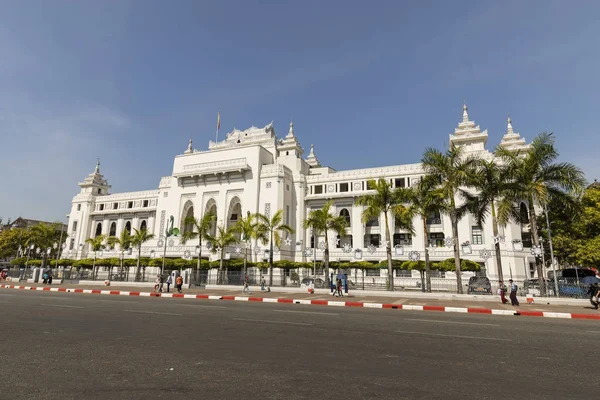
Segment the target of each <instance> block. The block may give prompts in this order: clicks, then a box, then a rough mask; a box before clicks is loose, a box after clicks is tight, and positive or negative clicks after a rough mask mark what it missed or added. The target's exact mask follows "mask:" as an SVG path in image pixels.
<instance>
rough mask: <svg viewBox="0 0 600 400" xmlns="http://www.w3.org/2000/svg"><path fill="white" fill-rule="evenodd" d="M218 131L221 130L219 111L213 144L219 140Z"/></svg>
mask: <svg viewBox="0 0 600 400" xmlns="http://www.w3.org/2000/svg"><path fill="white" fill-rule="evenodd" d="M219 129H221V111H219V112H218V113H217V133H216V135H215V144H216V143H217V141H218V140H219Z"/></svg>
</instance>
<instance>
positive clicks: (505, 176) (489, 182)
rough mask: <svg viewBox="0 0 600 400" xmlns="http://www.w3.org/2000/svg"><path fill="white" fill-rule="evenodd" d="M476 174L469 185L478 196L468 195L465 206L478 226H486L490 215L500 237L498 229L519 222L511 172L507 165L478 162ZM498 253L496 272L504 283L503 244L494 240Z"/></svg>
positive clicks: (494, 229)
mask: <svg viewBox="0 0 600 400" xmlns="http://www.w3.org/2000/svg"><path fill="white" fill-rule="evenodd" d="M476 168H477V171H476V172H477V173H476V174H475V175H474V176H473V177H472V180H471V183H470V185H471V186H472V187H473V188H474V189H475V191H476V192H475V194H470V193H465V196H466V199H467V201H466V203H467V204H468V205H469V207H470V208H471V212H472V214H473V215H475V217H476V219H477V224H478V225H479V226H483V222H485V220H486V218H487V217H488V215H491V217H492V232H493V235H494V237H497V236H498V226H503V227H504V226H506V225H507V224H508V222H509V221H510V220H511V219H514V220H518V219H519V218H518V215H515V211H516V210H515V208H514V201H513V193H514V189H515V187H514V182H513V179H512V176H511V171H510V169H509V168H508V166H507V165H506V164H504V163H498V160H493V159H492V160H483V159H482V160H478V161H477V163H476ZM494 252H495V253H496V269H497V270H498V279H499V280H504V278H503V272H502V256H501V254H500V241H498V240H494Z"/></svg>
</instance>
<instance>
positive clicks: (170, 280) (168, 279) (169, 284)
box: [167, 274, 173, 293]
mask: <svg viewBox="0 0 600 400" xmlns="http://www.w3.org/2000/svg"><path fill="white" fill-rule="evenodd" d="M172 283H173V279H172V278H171V275H170V274H169V277H168V278H167V293H170V292H171V284H172Z"/></svg>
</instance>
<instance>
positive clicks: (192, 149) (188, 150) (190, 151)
mask: <svg viewBox="0 0 600 400" xmlns="http://www.w3.org/2000/svg"><path fill="white" fill-rule="evenodd" d="M193 152H194V148H193V147H192V138H190V141H189V143H188V148H187V150H186V151H185V152H184V153H183V154H190V153H193Z"/></svg>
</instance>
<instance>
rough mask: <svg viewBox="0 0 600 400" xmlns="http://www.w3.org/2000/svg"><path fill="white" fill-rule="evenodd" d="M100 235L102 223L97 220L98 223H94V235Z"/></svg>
mask: <svg viewBox="0 0 600 400" xmlns="http://www.w3.org/2000/svg"><path fill="white" fill-rule="evenodd" d="M100 235H102V223H101V222H98V225H96V236H100Z"/></svg>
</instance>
